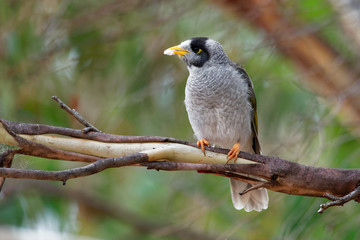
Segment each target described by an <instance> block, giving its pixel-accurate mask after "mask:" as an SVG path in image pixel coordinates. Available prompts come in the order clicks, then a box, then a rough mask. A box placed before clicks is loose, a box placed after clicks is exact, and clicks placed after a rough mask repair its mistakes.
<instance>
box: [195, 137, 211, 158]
mask: <svg viewBox="0 0 360 240" xmlns="http://www.w3.org/2000/svg"><path fill="white" fill-rule="evenodd" d="M196 144H197V146H198V147H200V148H201V151H202V152H203V153H204V156H206V154H205V146H209V145H210V143H209V141H208V140H206V139H205V138H202V139H200V140H199V141H197V143H196Z"/></svg>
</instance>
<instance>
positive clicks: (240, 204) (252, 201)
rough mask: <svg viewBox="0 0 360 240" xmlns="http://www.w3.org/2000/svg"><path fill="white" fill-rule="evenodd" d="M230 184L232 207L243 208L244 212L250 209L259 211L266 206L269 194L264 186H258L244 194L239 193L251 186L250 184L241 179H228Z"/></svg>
mask: <svg viewBox="0 0 360 240" xmlns="http://www.w3.org/2000/svg"><path fill="white" fill-rule="evenodd" d="M230 186H231V198H232V201H233V204H234V207H235V208H236V209H237V210H241V209H244V210H245V211H246V212H250V211H252V210H255V211H258V212H260V211H261V210H264V209H267V208H268V204H269V196H268V194H267V191H266V189H265V188H259V189H256V190H253V191H250V192H248V193H246V194H244V195H240V193H241V192H243V191H244V190H245V189H247V188H249V187H251V185H250V184H248V183H245V182H242V181H238V180H234V179H230Z"/></svg>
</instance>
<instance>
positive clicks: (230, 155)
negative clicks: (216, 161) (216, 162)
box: [226, 143, 240, 164]
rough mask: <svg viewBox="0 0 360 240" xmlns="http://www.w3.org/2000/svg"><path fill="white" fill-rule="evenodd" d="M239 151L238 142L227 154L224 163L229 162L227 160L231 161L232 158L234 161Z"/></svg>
mask: <svg viewBox="0 0 360 240" xmlns="http://www.w3.org/2000/svg"><path fill="white" fill-rule="evenodd" d="M239 152H240V143H235V144H234V146H233V147H232V149H231V150H230V152H229V153H228V155H227V162H226V164H227V163H229V161H231V160H232V159H234V163H235V162H236V160H237V158H238V155H239Z"/></svg>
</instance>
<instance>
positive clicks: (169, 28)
mask: <svg viewBox="0 0 360 240" xmlns="http://www.w3.org/2000/svg"><path fill="white" fill-rule="evenodd" d="M284 5H285V6H286V7H285V8H284V9H285V10H287V11H289V12H288V14H294V16H296V17H297V18H296V19H297V21H299V22H301V24H304V25H305V26H308V27H309V29H310V30H311V31H314V32H316V33H318V34H319V35H320V36H322V37H324V39H325V40H326V41H328V42H329V43H330V44H331V45H332V46H334V48H335V49H336V50H337V51H340V52H342V53H344V56H346V57H347V59H349V61H355V60H356V59H355V56H354V55H353V54H352V51H351V50H350V49H348V44H347V43H346V41H345V39H344V37H343V36H342V34H341V29H339V25H338V24H336V21H337V19H336V16H335V14H334V12H333V10H332V9H331V7H330V6H329V5H328V3H327V2H326V1H325V0H318V1H315V2H314V1H301V2H299V3H297V4H290V1H285V2H284ZM209 13H211V14H209ZM294 21H295V20H294ZM195 36H208V37H210V38H213V39H216V40H218V41H219V42H221V43H222V44H223V46H224V48H225V50H226V52H227V53H228V55H229V57H230V58H231V59H232V60H234V61H236V62H239V63H241V64H242V65H243V66H244V67H245V68H246V70H247V72H248V73H249V75H250V76H251V78H252V80H253V83H254V87H255V92H256V95H257V99H258V109H259V110H258V115H259V123H260V127H259V129H260V140H261V143H262V148H263V153H264V154H266V155H277V156H279V157H283V158H285V159H288V160H291V161H297V162H301V163H303V164H310V165H313V166H324V167H341V168H358V167H359V162H358V161H357V160H358V156H359V154H360V150H359V147H358V146H359V140H358V139H357V138H355V137H354V136H352V135H351V133H349V132H348V130H346V129H345V128H343V127H342V126H341V125H340V124H339V122H338V120H337V116H336V113H334V111H332V110H331V109H329V106H328V105H327V104H326V102H325V101H324V100H323V99H321V98H319V97H317V96H315V95H313V94H312V93H311V92H309V91H307V90H306V88H305V87H303V85H302V84H301V83H302V81H301V79H302V78H304V77H306V73H300V72H299V71H297V70H296V69H295V68H294V66H293V65H292V63H291V62H289V60H288V59H286V58H284V57H283V56H281V55H280V54H279V53H278V52H277V51H276V49H275V46H273V45H272V43H271V42H269V41H267V39H266V38H265V37H264V35H263V33H261V32H258V31H256V30H255V29H252V28H251V27H250V26H249V23H248V22H246V21H238V20H237V19H235V18H234V17H233V16H231V15H229V14H228V12H226V11H224V10H223V9H221V8H219V6H217V5H214V4H212V3H209V2H207V1H204V2H203V1H180V0H178V1H115V2H109V1H12V0H2V1H0V58H1V62H0V117H1V118H4V119H8V120H13V121H19V122H32V123H43V124H49V125H57V126H63V127H73V128H80V127H81V126H80V125H79V124H77V123H76V122H75V121H74V120H73V119H71V118H70V117H69V116H68V115H67V114H66V113H65V112H63V111H62V110H60V109H59V108H58V107H57V105H56V103H55V102H53V101H51V100H50V97H51V96H52V95H57V96H59V97H60V98H61V99H62V100H63V101H64V102H66V103H67V104H68V105H70V107H73V108H76V109H78V110H79V112H80V113H82V114H83V116H85V118H86V119H87V120H89V121H90V122H91V123H93V124H94V125H95V126H96V127H97V128H99V129H101V130H102V131H104V132H110V133H114V134H124V135H159V136H170V137H175V138H180V139H185V140H189V141H193V140H194V139H193V137H192V134H193V133H192V130H191V127H190V124H189V123H188V119H187V115H186V111H185V107H184V104H183V99H184V88H185V84H186V78H187V75H188V73H187V70H186V68H185V66H184V64H183V63H182V62H180V61H179V60H178V59H176V58H175V57H174V58H169V57H167V56H164V55H163V54H162V52H163V50H164V49H166V48H167V47H170V46H173V45H176V44H178V43H180V42H181V41H183V40H186V39H188V38H191V37H195ZM78 165H79V164H77V163H68V162H60V161H49V160H44V159H37V158H32V157H23V156H22V157H17V158H16V159H15V160H14V166H15V167H26V168H34V169H46V170H57V169H67V168H71V167H74V166H78ZM24 181H25V180H22V181H20V180H13V179H8V180H7V182H6V184H5V186H4V190H5V192H6V191H10V192H11V190H12V189H16V186H18V185H19V184H20V185H21V184H22V183H23V182H24ZM56 185H60V184H59V183H55V184H54V187H55V186H56ZM56 187H57V186H56ZM67 188H71V189H81V190H82V191H86V192H88V193H91V194H93V195H94V196H97V197H98V198H100V199H102V200H103V201H104V202H105V203H106V202H109V203H112V204H115V205H119V206H122V207H123V208H126V209H128V210H129V211H131V212H133V214H136V215H138V216H140V217H142V218H144V219H147V220H149V221H151V222H156V223H161V224H164V225H165V226H167V225H169V226H173V225H176V226H182V227H183V228H184V231H186V230H188V229H192V230H193V231H197V232H205V233H207V234H209V235H214V236H220V238H226V237H229V239H359V238H360V232H359V230H358V229H359V227H358V226H359V222H360V214H359V213H360V210H359V207H358V206H357V205H356V204H352V203H349V204H347V205H346V206H344V207H342V208H339V207H338V208H333V209H330V210H328V211H327V212H326V213H325V214H323V215H318V214H317V213H316V211H317V209H318V208H319V204H320V203H322V202H324V201H325V200H324V199H315V198H307V197H299V196H287V195H284V194H280V193H274V192H271V193H270V200H271V202H270V206H269V209H268V210H266V211H263V212H261V213H245V212H243V211H236V210H235V209H234V208H233V206H232V203H231V200H230V192H229V184H228V180H227V179H224V178H220V177H216V176H206V175H204V176H203V175H199V174H197V173H190V172H171V173H167V172H155V171H147V170H145V169H142V168H141V169H140V168H124V169H112V170H107V171H105V172H102V173H100V174H96V175H94V176H91V177H87V178H83V179H75V180H71V181H69V182H68V183H67V185H66V187H65V188H63V189H65V190H66V189H67ZM13 192H14V193H13V194H12V195H11V196H8V197H5V198H3V199H2V201H1V202H0V223H1V224H2V225H4V226H18V227H24V228H33V229H38V228H39V226H40V225H41V224H42V227H44V226H45V228H52V229H53V230H55V231H59V232H70V233H73V234H79V235H85V236H90V237H94V238H99V239H173V237H171V233H169V235H167V234H166V233H165V234H160V233H159V234H158V235H157V234H154V233H152V234H149V233H147V232H139V231H137V230H136V229H135V228H133V227H132V226H131V224H127V223H126V221H124V220H119V219H115V218H113V217H110V216H106V215H104V214H102V215H101V214H97V213H94V212H91V211H88V210H86V208H82V206H81V204H77V203H76V201H75V200H71V198H65V197H64V198H62V197H60V196H58V197H49V196H46V194H44V192H43V191H41V188H39V189H37V188H34V189H27V190H26V191H25V190H22V191H17V192H16V191H15V190H14V191H13ZM46 219H51V220H49V222H53V223H54V224H52V225H49V224H44V220H46ZM71 224H72V225H71Z"/></svg>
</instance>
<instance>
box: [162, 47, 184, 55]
mask: <svg viewBox="0 0 360 240" xmlns="http://www.w3.org/2000/svg"><path fill="white" fill-rule="evenodd" d="M188 52H189V51H188V50H186V49H183V48H181V47H179V46H175V47H171V48H168V49H166V50H165V51H164V54H165V55H169V56H171V55H175V54H177V55H180V56H184V55H185V54H187V53H188Z"/></svg>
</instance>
